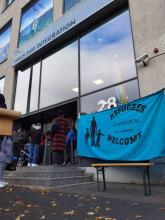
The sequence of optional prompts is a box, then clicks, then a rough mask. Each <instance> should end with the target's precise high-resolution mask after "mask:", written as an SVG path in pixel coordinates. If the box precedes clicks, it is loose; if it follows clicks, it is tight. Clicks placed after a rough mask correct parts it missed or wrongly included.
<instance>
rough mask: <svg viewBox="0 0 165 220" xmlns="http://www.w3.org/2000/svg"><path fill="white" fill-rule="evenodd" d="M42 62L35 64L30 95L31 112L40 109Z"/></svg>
mask: <svg viewBox="0 0 165 220" xmlns="http://www.w3.org/2000/svg"><path fill="white" fill-rule="evenodd" d="M40 64H41V63H38V64H36V65H34V66H33V74H32V84H31V96H30V112H31V111H35V110H37V109H38V94H39V79H40Z"/></svg>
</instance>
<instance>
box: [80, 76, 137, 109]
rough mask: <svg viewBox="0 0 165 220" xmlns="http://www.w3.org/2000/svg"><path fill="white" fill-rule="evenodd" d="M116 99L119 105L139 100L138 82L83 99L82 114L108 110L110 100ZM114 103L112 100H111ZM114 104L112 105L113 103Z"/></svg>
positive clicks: (134, 81) (131, 82)
mask: <svg viewBox="0 0 165 220" xmlns="http://www.w3.org/2000/svg"><path fill="white" fill-rule="evenodd" d="M110 97H115V99H116V101H117V104H118V105H120V104H126V103H128V102H131V101H133V100H135V99H137V98H139V89H138V83H137V80H133V81H130V82H127V83H124V84H121V85H119V86H115V87H112V88H109V89H105V90H102V91H100V92H96V93H93V94H91V95H88V96H84V97H82V98H81V112H83V113H91V112H95V111H99V110H101V108H102V110H105V109H107V108H108V104H109V102H108V99H109V98H110ZM111 101H112V100H111ZM111 104H112V103H111Z"/></svg>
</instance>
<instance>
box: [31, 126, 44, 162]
mask: <svg viewBox="0 0 165 220" xmlns="http://www.w3.org/2000/svg"><path fill="white" fill-rule="evenodd" d="M41 134H42V131H41V125H40V123H38V124H33V125H32V127H31V129H30V131H29V133H28V136H29V137H30V144H29V154H30V155H29V159H28V166H38V165H37V163H38V156H39V155H38V152H39V144H40V139H41Z"/></svg>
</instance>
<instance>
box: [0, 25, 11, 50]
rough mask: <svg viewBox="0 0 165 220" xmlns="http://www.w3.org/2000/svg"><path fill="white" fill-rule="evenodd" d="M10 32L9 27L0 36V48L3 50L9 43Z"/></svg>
mask: <svg viewBox="0 0 165 220" xmlns="http://www.w3.org/2000/svg"><path fill="white" fill-rule="evenodd" d="M10 32H11V26H10V27H8V28H7V29H6V30H5V31H4V32H2V33H1V34H0V48H3V47H4V46H5V45H7V44H8V43H9V40H10Z"/></svg>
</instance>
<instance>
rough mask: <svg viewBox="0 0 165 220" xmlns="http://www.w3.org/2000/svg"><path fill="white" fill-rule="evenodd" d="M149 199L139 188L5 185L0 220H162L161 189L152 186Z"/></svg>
mask: <svg viewBox="0 0 165 220" xmlns="http://www.w3.org/2000/svg"><path fill="white" fill-rule="evenodd" d="M151 189H152V194H151V196H144V195H143V193H144V192H143V185H136V184H115V183H110V184H107V190H106V191H105V192H98V191H97V185H96V183H91V184H81V185H74V186H68V187H61V188H58V189H57V188H45V187H28V186H26V187H19V186H7V187H6V188H4V189H0V219H2V220H33V219H35V220H38V219H48V220H49V219H50V220H51V219H52V220H53V219H55V220H70V219H73V220H164V219H165V186H155V185H154V186H153V185H152V188H151Z"/></svg>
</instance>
